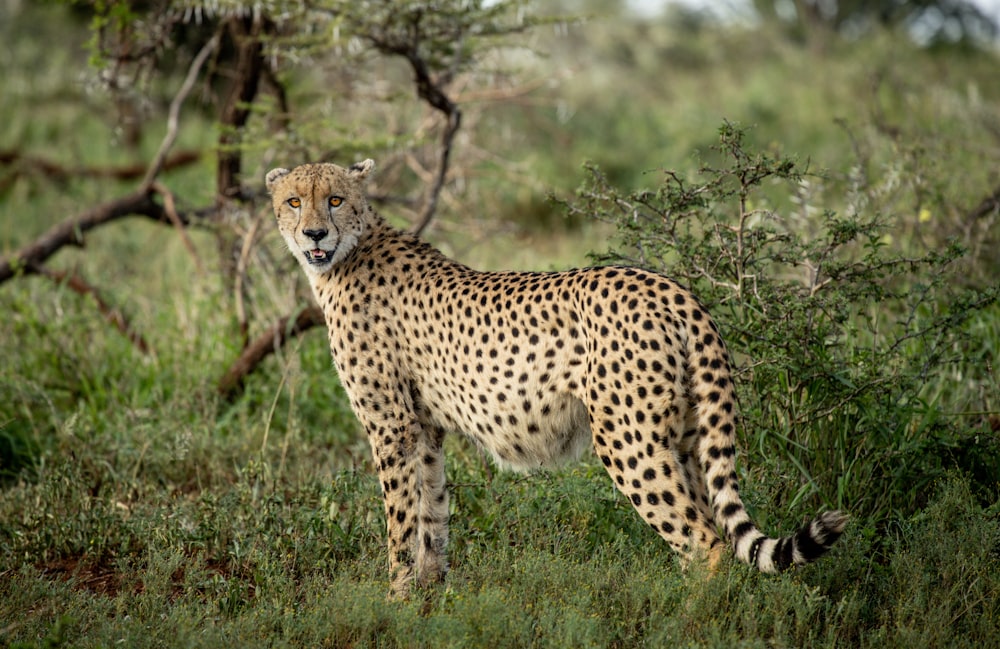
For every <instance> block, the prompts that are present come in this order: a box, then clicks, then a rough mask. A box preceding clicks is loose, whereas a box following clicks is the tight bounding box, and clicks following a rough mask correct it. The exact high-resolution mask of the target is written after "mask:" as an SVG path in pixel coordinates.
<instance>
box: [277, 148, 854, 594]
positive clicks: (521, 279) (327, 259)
mask: <svg viewBox="0 0 1000 649" xmlns="http://www.w3.org/2000/svg"><path fill="white" fill-rule="evenodd" d="M374 166H375V164H374V162H373V161H372V160H365V161H363V162H359V163H356V164H353V165H351V166H350V167H347V168H344V167H340V166H337V165H335V164H325V163H324V164H305V165H301V166H299V167H296V168H295V169H293V170H291V171H289V170H287V169H273V170H271V171H270V172H268V173H267V176H266V186H267V190H268V192H269V193H270V195H271V198H272V202H273V208H274V213H275V216H276V218H277V222H278V229H279V230H280V232H281V234H282V236H283V238H284V239H285V241H286V243H287V244H288V247H289V248H290V250H291V252H292V254H293V255H294V256H295V258H296V259H298V260H299V262H300V263H301V265H302V268H303V269H304V270H305V273H306V275H307V276H308V278H309V282H310V284H311V286H312V290H313V293H314V295H315V298H316V300H317V301H318V303H319V305H320V307H321V308H322V310H323V313H324V314H325V319H326V324H327V327H328V329H329V341H330V351H331V354H332V356H333V360H334V363H335V365H336V367H337V371H338V373H339V376H340V380H341V382H342V384H343V387H344V389H345V391H346V393H347V395H348V397H349V399H350V403H351V407H352V409H353V410H354V413H355V414H356V416H357V418H358V420H359V421H360V423H361V424H362V426H363V428H364V430H365V432H366V434H367V436H368V439H369V442H370V444H371V450H372V456H373V459H374V464H375V468H376V470H377V473H378V477H379V481H380V483H381V487H382V492H383V496H384V506H385V516H386V521H387V536H388V551H389V574H390V580H391V587H390V595H395V596H396V597H406V596H407V594H408V593H409V590H410V588H411V586H412V584H413V583H414V582H415V583H416V584H418V585H419V586H424V585H427V584H429V583H432V582H436V581H440V580H442V579H443V578H444V576H445V573H446V572H447V569H448V565H447V560H446V554H445V548H446V544H447V539H448V527H447V526H448V491H447V488H446V483H445V470H444V457H443V451H442V440H443V438H444V435H445V432H446V431H461V432H464V433H465V434H466V435H468V436H469V437H471V438H472V439H473V440H475V442H476V443H478V445H479V446H480V447H482V448H483V449H485V450H486V451H488V452H489V453H490V454H491V455H492V457H493V458H494V459H495V460H496V462H497V464H498V465H499V466H501V467H504V468H510V469H514V470H522V471H525V470H531V469H535V468H538V467H542V466H549V465H553V464H555V463H558V462H560V461H563V460H567V459H572V458H575V457H577V456H578V455H579V454H580V453H581V452H582V451H583V449H584V448H585V447H586V446H587V445H588V442H589V443H590V445H592V447H593V449H594V451H595V452H596V453H597V456H598V457H599V458H600V461H601V462H602V463H603V465H604V467H605V468H606V470H607V472H608V474H609V475H610V476H611V479H612V480H613V481H614V483H615V485H616V486H617V488H618V489H619V490H620V491H621V492H622V493H623V494H624V495H625V496H626V497H627V498H628V499H629V501H630V502H631V503H632V505H633V506H634V507H635V509H636V511H637V512H638V514H639V515H640V516H641V517H642V518H643V520H645V521H646V522H647V523H648V524H649V525H650V527H652V528H653V529H654V530H655V531H656V532H657V533H658V534H659V535H660V536H661V537H663V539H664V540H666V542H667V543H669V544H670V546H671V547H673V548H674V549H675V550H677V551H678V552H679V553H680V554H681V556H682V558H684V560H685V562H687V561H690V560H691V559H693V558H698V557H701V558H702V559H703V560H705V561H707V562H708V564H709V565H710V566H711V567H712V568H713V569H714V567H715V564H716V563H717V562H718V561H719V559H720V558H721V556H722V552H723V550H722V548H723V547H724V543H723V538H724V539H726V540H727V541H728V542H729V544H730V545H731V546H732V548H733V551H734V553H735V555H736V557H737V558H738V559H739V560H741V561H743V562H746V563H749V564H750V565H753V566H756V567H757V568H758V569H759V570H761V571H762V572H766V573H771V572H778V571H780V570H783V569H786V568H788V567H790V566H798V565H804V564H806V563H808V562H810V561H812V560H814V559H816V558H817V557H819V556H820V555H822V554H823V553H824V552H826V551H827V550H828V549H829V548H830V546H831V545H832V544H833V543H834V541H836V539H837V538H838V537H839V536H840V534H841V532H842V530H843V529H844V526H845V522H846V516H845V515H843V514H841V513H840V512H826V513H823V514H821V515H819V516H818V517H817V518H815V519H814V520H812V521H811V522H810V523H808V524H807V525H805V526H804V527H802V528H801V529H800V530H799V531H798V532H796V533H795V534H793V535H791V536H787V537H784V538H771V537H768V536H766V535H765V534H764V533H762V532H761V531H760V530H759V529H758V528H757V527H756V525H755V524H754V523H753V522H752V521H751V519H750V516H749V514H748V513H747V510H746V508H745V507H744V506H743V503H742V501H741V499H740V494H739V492H738V490H737V476H736V471H735V446H734V434H735V423H736V413H735V412H734V404H735V395H734V391H733V383H732V379H731V376H730V374H731V372H730V361H729V357H728V354H727V352H726V348H725V346H724V344H723V341H722V339H721V338H720V336H719V330H718V329H717V327H716V325H715V323H714V322H713V321H712V318H711V317H710V316H709V314H708V312H707V311H706V310H705V308H704V307H703V306H702V305H701V304H700V303H699V302H698V300H697V299H696V298H695V297H694V296H692V294H691V293H689V292H688V291H687V290H686V289H685V288H684V287H682V286H681V285H679V284H678V283H676V282H675V281H673V280H671V279H669V278H667V277H664V276H662V275H659V274H657V273H654V272H650V271H646V270H641V269H638V268H628V267H615V266H609V267H598V268H584V269H576V270H567V271H561V272H480V271H476V270H472V269H471V268H468V267H466V266H464V265H462V264H460V263H458V262H455V261H453V260H451V259H449V258H447V257H445V256H444V255H443V254H442V253H440V252H439V251H438V250H436V249H435V248H433V247H431V246H430V245H429V244H428V243H425V242H424V241H422V240H421V239H420V238H418V237H417V236H414V235H412V234H408V233H405V232H402V231H400V230H398V229H396V228H394V227H392V226H391V225H389V224H388V222H387V221H385V220H384V219H383V218H382V217H381V216H380V215H379V214H377V213H376V211H375V210H374V209H373V208H372V206H371V205H370V204H369V202H368V200H367V198H366V195H365V192H364V183H365V179H366V178H367V177H368V176H369V174H371V172H372V170H373V169H374Z"/></svg>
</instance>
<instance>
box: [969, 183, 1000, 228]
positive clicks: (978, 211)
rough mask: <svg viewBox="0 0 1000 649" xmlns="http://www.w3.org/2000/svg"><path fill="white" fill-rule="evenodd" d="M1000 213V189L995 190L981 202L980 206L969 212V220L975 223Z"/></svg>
mask: <svg viewBox="0 0 1000 649" xmlns="http://www.w3.org/2000/svg"><path fill="white" fill-rule="evenodd" d="M997 212H1000V187H997V188H996V189H994V190H993V193H992V194H990V195H989V196H987V197H986V198H984V199H983V200H981V201H980V202H979V205H977V206H976V207H974V208H973V209H971V210H970V211H969V220H970V221H975V220H977V219H981V218H983V217H985V216H989V215H990V214H995V213H997Z"/></svg>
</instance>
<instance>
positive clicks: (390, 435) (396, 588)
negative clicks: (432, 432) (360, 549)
mask: <svg viewBox="0 0 1000 649" xmlns="http://www.w3.org/2000/svg"><path fill="white" fill-rule="evenodd" d="M365 414H367V413H365ZM362 417H364V415H362ZM365 427H366V429H367V430H368V431H369V433H368V438H369V442H370V443H371V447H372V456H373V458H374V460H375V467H376V470H377V472H378V477H379V481H380V482H381V484H382V497H383V500H384V505H385V520H386V536H387V537H388V539H387V540H388V549H389V575H390V579H391V584H390V590H389V596H390V597H391V598H395V599H405V598H406V597H407V596H408V595H409V592H410V583H411V582H412V581H413V578H414V574H415V571H414V568H415V562H416V557H417V551H416V549H417V545H416V539H417V528H418V503H419V499H420V458H419V455H418V453H417V449H418V446H419V439H420V431H421V427H420V425H419V424H418V423H417V422H416V420H415V419H406V420H387V419H386V418H382V419H380V420H379V423H378V424H371V423H369V424H368V425H366V426H365Z"/></svg>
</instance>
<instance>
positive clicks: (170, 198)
mask: <svg viewBox="0 0 1000 649" xmlns="http://www.w3.org/2000/svg"><path fill="white" fill-rule="evenodd" d="M149 188H150V189H151V190H153V191H154V192H156V193H157V194H159V195H160V196H162V197H163V211H164V213H166V215H167V218H168V219H170V223H172V224H173V226H174V229H176V230H177V235H178V236H179V237H180V238H181V241H182V242H183V243H184V247H185V248H187V251H188V253H189V254H190V255H191V259H193V260H194V266H195V268H196V269H197V271H198V275H201V276H204V275H205V265H204V264H202V263H201V257H200V256H199V255H198V250H197V249H196V248H195V247H194V242H192V241H191V237H189V236H188V233H187V230H186V229H185V228H184V223H183V222H182V221H181V217H180V216H179V215H178V214H177V204H176V202H175V201H174V194H173V192H171V191H170V190H169V189H167V187H166V186H165V185H164V184H163V183H160V182H154V183H152V184H151V185H150V186H149Z"/></svg>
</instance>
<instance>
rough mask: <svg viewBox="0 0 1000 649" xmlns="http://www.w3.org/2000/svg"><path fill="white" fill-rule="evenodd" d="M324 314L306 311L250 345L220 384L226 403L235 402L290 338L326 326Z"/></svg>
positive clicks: (312, 309) (227, 371) (316, 307)
mask: <svg viewBox="0 0 1000 649" xmlns="http://www.w3.org/2000/svg"><path fill="white" fill-rule="evenodd" d="M324 322H325V321H324V320H323V312H322V311H321V310H320V308H319V307H318V306H310V307H307V308H306V309H303V310H302V311H301V312H299V314H298V315H297V316H295V317H294V318H293V317H291V316H288V317H285V318H282V319H281V320H279V321H278V322H277V323H276V324H275V325H274V326H272V327H271V328H270V329H268V330H267V331H265V332H264V333H263V334H261V335H260V336H258V337H257V339H256V340H254V341H253V342H252V343H250V344H249V345H248V346H247V348H246V349H244V350H243V353H242V354H240V357H239V358H237V359H236V362H234V363H233V364H232V365H231V366H230V367H229V369H228V370H226V373H225V374H224V375H223V376H222V379H220V380H219V385H218V391H219V394H220V395H222V396H223V397H224V398H226V399H231V398H232V397H234V396H236V395H237V394H239V393H240V391H241V390H242V389H243V380H244V379H245V378H246V377H247V375H248V374H250V373H251V372H253V371H254V370H255V369H256V368H257V366H258V365H260V362H261V361H262V360H264V359H265V358H267V357H268V356H269V355H270V354H272V353H274V352H276V351H277V350H279V349H281V347H282V346H283V345H284V344H285V342H287V341H288V340H289V339H290V338H293V337H294V336H298V335H299V334H301V333H302V332H303V331H306V330H308V329H312V328H313V327H317V326H319V325H322V324H324Z"/></svg>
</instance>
